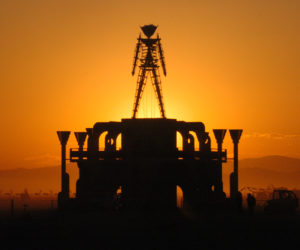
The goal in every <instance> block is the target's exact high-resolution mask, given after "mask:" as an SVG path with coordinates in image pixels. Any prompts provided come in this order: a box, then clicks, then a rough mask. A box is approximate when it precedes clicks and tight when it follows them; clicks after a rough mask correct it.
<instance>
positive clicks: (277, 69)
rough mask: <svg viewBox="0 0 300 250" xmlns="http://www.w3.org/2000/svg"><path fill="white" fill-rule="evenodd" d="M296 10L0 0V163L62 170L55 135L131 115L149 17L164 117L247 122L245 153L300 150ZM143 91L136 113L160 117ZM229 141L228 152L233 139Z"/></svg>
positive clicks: (299, 6)
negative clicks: (159, 60)
mask: <svg viewBox="0 0 300 250" xmlns="http://www.w3.org/2000/svg"><path fill="white" fill-rule="evenodd" d="M299 13H300V1H298V0H294V1H292V0H281V1H279V0H272V1H269V0H257V1H255V0H251V1H247V0H245V1H240V0H236V1H223V0H220V1H214V0H211V1H207V0H203V1H200V0H195V1H191V0H189V1H176V0H172V1H161V0H160V1H151V3H149V1H130V0H127V1H123V0H118V1H99V0H97V1H96V0H95V1H75V0H72V1H71V0H70V1H64V0H57V1H55V0H43V1H40V0H35V1H33V0H26V1H22V0H9V1H8V0H0V34H1V39H0V83H1V91H0V95H1V99H0V102H1V115H2V118H1V123H0V128H1V129H0V131H1V144H2V146H1V151H0V168H1V169H7V168H15V167H28V168H32V167H41V166H50V165H51V166H53V165H57V164H59V150H60V147H59V142H58V138H57V135H56V130H72V131H81V130H84V129H85V128H86V127H91V126H92V125H93V124H94V123H95V122H97V121H110V120H115V121H120V119H121V118H128V117H130V116H131V112H132V107H133V101H134V100H133V97H134V94H135V87H136V76H135V77H132V76H131V74H130V73H131V67H132V61H133V53H134V48H135V44H136V38H137V37H138V35H139V32H140V30H139V26H140V25H144V24H150V23H153V24H156V25H159V28H158V32H159V33H160V36H161V37H162V45H163V48H164V51H165V56H166V64H167V72H168V75H167V77H166V78H165V77H162V85H163V95H164V102H165V108H166V113H167V117H168V118H177V119H179V120H186V121H202V122H204V124H205V125H206V128H207V130H208V131H209V132H211V130H212V129H213V128H243V129H244V133H243V136H242V139H241V143H240V157H241V158H245V157H256V156H264V155H273V154H280V155H286V156H294V157H300V150H299V149H300V115H299V107H300V99H299V97H298V95H299V93H300V70H299V68H300V33H299V30H300V15H299ZM149 83H150V82H149ZM149 86H150V84H149ZM150 87H151V86H150ZM144 95H145V98H144V99H143V103H142V104H141V107H140V111H141V112H140V116H143V115H145V114H146V115H147V114H148V115H149V114H150V115H151V113H152V114H153V113H155V112H156V115H158V112H157V110H155V109H154V107H156V106H154V105H156V100H155V99H154V98H155V96H154V95H153V93H152V89H151V88H148V89H146V92H145V94H144ZM147 105H148V106H147ZM68 146H74V147H75V146H76V142H75V138H74V136H73V135H72V137H71V139H70V143H69V145H68ZM224 146H225V147H226V148H228V151H229V154H232V144H231V140H230V137H229V134H227V137H226V139H225V145H224ZM213 147H216V146H215V141H213Z"/></svg>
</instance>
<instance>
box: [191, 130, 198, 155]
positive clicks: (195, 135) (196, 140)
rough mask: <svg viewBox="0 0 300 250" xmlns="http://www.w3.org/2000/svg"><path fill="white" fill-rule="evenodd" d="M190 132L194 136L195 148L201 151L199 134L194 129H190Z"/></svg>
mask: <svg viewBox="0 0 300 250" xmlns="http://www.w3.org/2000/svg"><path fill="white" fill-rule="evenodd" d="M189 134H191V135H192V136H193V138H194V150H195V151H199V149H200V145H199V140H198V137H197V134H196V133H195V132H194V131H190V132H189Z"/></svg>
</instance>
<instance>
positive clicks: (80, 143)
mask: <svg viewBox="0 0 300 250" xmlns="http://www.w3.org/2000/svg"><path fill="white" fill-rule="evenodd" d="M74 134H75V137H76V140H77V143H78V146H79V151H82V150H83V145H84V142H85V138H86V136H87V132H74Z"/></svg>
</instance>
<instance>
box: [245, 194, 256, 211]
mask: <svg viewBox="0 0 300 250" xmlns="http://www.w3.org/2000/svg"><path fill="white" fill-rule="evenodd" d="M247 204H248V212H249V214H250V215H253V212H254V208H255V205H256V199H255V197H254V196H253V195H252V194H248V196H247Z"/></svg>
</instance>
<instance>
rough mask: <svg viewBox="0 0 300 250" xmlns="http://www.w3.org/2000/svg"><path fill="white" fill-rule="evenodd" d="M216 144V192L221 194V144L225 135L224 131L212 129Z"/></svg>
mask: <svg viewBox="0 0 300 250" xmlns="http://www.w3.org/2000/svg"><path fill="white" fill-rule="evenodd" d="M213 132H214V135H215V138H216V141H217V144H218V158H219V159H218V161H219V164H218V168H217V184H216V191H218V192H220V193H221V192H223V177H222V175H223V174H222V144H223V140H224V137H225V134H226V129H214V130H213Z"/></svg>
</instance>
